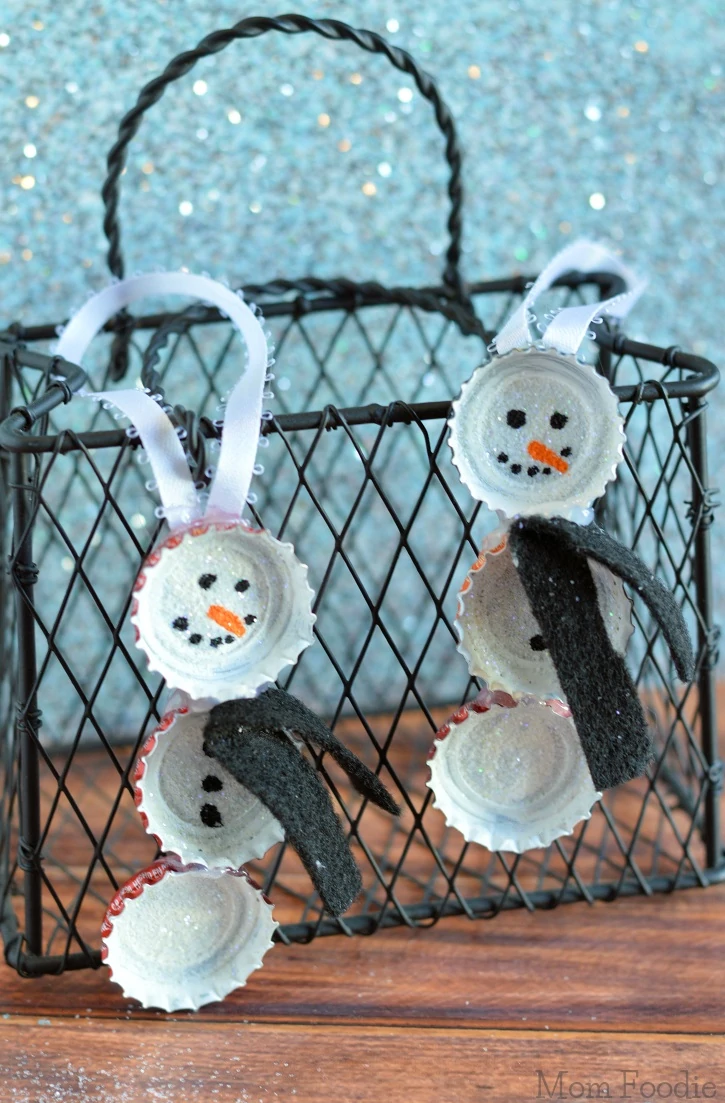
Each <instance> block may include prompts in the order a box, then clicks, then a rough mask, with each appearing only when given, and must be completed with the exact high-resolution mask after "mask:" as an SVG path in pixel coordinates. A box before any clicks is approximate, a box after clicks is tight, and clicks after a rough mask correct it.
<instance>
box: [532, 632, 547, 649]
mask: <svg viewBox="0 0 725 1103" xmlns="http://www.w3.org/2000/svg"><path fill="white" fill-rule="evenodd" d="M529 647H530V648H531V650H532V651H546V640H545V639H544V637H543V636H541V635H538V634H537V635H536V636H532V637H531V639H530V640H529Z"/></svg>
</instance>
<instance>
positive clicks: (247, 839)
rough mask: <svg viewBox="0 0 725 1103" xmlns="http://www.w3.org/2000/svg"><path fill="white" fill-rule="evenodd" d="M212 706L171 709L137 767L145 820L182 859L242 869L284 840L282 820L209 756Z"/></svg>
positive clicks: (163, 846)
mask: <svg viewBox="0 0 725 1103" xmlns="http://www.w3.org/2000/svg"><path fill="white" fill-rule="evenodd" d="M208 718H209V713H208V712H189V711H188V710H187V709H185V708H183V709H176V710H174V711H172V712H168V713H167V714H166V715H165V716H164V717H163V718H162V720H161V723H160V724H159V726H158V727H157V728H156V729H155V730H154V731H153V732H152V733H151V735H150V736H149V738H148V739H147V740H146V743H145V744H144V747H143V749H142V751H141V754H140V756H139V759H138V762H137V763H136V769H135V772H134V799H135V801H136V806H137V808H138V811H139V813H140V815H141V820H142V822H143V825H144V827H145V829H146V831H148V833H149V834H150V835H153V836H154V837H155V839H156V841H157V842H158V844H159V847H160V849H161V850H164V851H171V852H172V853H174V854H178V855H179V857H180V859H181V861H182V862H186V863H189V862H191V863H200V864H202V865H204V866H207V867H214V866H216V867H220V868H222V869H228V868H230V867H231V868H233V869H238V868H239V867H240V866H242V865H244V863H245V862H249V861H251V860H252V859H254V858H261V857H262V856H263V855H264V854H266V852H267V851H268V850H269V848H270V847H271V846H274V845H275V843H279V842H282V841H283V839H284V830H283V828H282V825H281V823H280V822H279V820H278V819H276V818H275V816H273V815H272V813H271V812H270V811H269V809H268V808H267V807H266V805H264V804H263V803H262V802H261V801H260V800H259V799H258V798H257V797H256V796H254V794H253V793H250V791H249V789H246V788H245V787H244V786H243V785H241V784H240V783H239V782H238V781H237V780H236V778H234V777H232V775H231V774H230V773H229V772H228V771H227V770H225V769H224V767H223V766H221V764H220V763H218V762H217V761H216V760H215V759H213V758H210V757H209V756H208V755H206V754H204V746H203V744H204V725H205V724H206V722H207V720H208Z"/></svg>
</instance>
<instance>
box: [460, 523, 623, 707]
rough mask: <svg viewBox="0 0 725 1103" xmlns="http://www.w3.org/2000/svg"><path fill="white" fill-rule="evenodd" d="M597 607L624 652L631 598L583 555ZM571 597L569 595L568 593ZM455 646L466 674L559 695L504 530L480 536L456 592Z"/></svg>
mask: <svg viewBox="0 0 725 1103" xmlns="http://www.w3.org/2000/svg"><path fill="white" fill-rule="evenodd" d="M588 563H589V567H590V569H591V572H592V578H593V579H594V585H595V587H596V591H597V600H598V604H599V612H600V613H601V616H602V620H603V621H604V625H605V627H606V630H607V635H608V636H609V639H610V641H611V644H612V646H613V647H614V649H615V650H616V651H618V652H619V653H620V654H622V655H623V654H624V652H625V650H626V648H627V643H628V642H629V638H630V636H631V635H632V631H633V628H632V603H631V601H630V600H629V598H628V597H627V594H626V593H625V590H624V586H623V585H622V583H621V581H620V579H618V578H617V577H616V575H614V574H613V573H612V572H611V571H610V570H609V569H608V568H607V567H604V566H602V564H601V563H597V562H596V561H595V560H593V559H590V560H588ZM574 596H575V595H574ZM456 630H457V632H458V635H459V637H460V640H459V643H458V650H459V651H460V653H461V654H462V655H463V657H464V658H465V660H466V662H467V663H468V669H469V672H470V674H471V675H472V676H473V677H476V678H483V679H484V681H485V682H486V684H487V685H488V686H490V687H491V688H493V689H507V690H509V691H511V692H512V693H513V692H516V693H533V694H536V695H537V696H538V697H562V696H563V692H562V689H561V686H560V684H559V679H558V678H557V676H556V670H555V668H554V664H553V662H552V660H551V655H550V653H549V650H548V648H547V646H546V641H545V640H544V638H543V636H542V635H541V628H540V627H539V624H538V621H537V620H536V618H535V617H534V614H533V613H532V611H531V607H530V605H529V602H528V599H527V597H526V592H525V590H524V587H523V584H522V582H521V579H520V578H519V575H518V571H517V570H516V568H515V566H514V563H513V559H512V558H511V551H510V548H509V545H508V537H507V533H506V530H505V529H497V530H496V531H495V532H494V533H492V534H491V535H490V536H489V537H487V539H486V540H485V541H484V544H483V546H482V548H481V554H480V555H479V556H478V558H477V559H476V562H475V563H474V564H473V566H472V567H471V569H470V570H469V572H468V574H467V575H466V578H465V580H464V583H463V586H462V587H461V589H460V592H459V594H458V612H457V613H456Z"/></svg>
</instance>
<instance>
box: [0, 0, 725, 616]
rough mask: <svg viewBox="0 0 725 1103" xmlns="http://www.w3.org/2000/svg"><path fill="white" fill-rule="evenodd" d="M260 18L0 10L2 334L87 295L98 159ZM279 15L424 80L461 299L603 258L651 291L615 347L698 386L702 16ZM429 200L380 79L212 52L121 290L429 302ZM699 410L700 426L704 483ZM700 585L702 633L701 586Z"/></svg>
mask: <svg viewBox="0 0 725 1103" xmlns="http://www.w3.org/2000/svg"><path fill="white" fill-rule="evenodd" d="M279 10H280V9H279V7H278V6H277V5H275V6H271V5H269V4H264V3H262V4H260V3H256V4H244V3H242V4H240V3H237V2H235V3H231V2H230V0H217V2H216V3H215V4H214V5H211V4H209V3H203V2H201V0H186V2H184V3H180V2H173V0H134V2H130V3H126V4H124V5H123V6H122V7H119V6H111V5H108V4H104V3H93V2H91V3H85V2H84V3H81V2H80V0H64V2H63V4H58V5H52V6H51V5H45V6H38V7H32V6H30V5H29V4H28V3H27V2H26V0H5V3H4V4H3V8H2V12H1V13H0V111H1V112H2V118H3V123H4V126H3V141H2V146H1V148H0V159H1V164H2V171H1V172H0V294H1V295H2V318H3V322H10V321H12V320H16V319H17V320H21V321H23V322H25V323H28V324H32V323H35V322H47V321H59V320H61V319H63V318H64V317H66V316H67V315H68V314H69V313H70V312H72V311H73V310H74V309H76V308H77V307H78V306H79V305H80V303H81V302H82V301H83V299H84V298H85V296H86V295H87V294H88V293H89V292H90V291H92V290H95V289H98V288H100V287H102V286H103V285H104V284H105V282H106V279H107V270H106V268H105V239H104V237H103V234H102V231H101V217H102V208H101V202H100V196H99V192H100V185H101V182H102V180H103V177H104V159H105V155H106V153H107V151H108V149H109V148H110V146H111V144H112V143H113V141H114V138H115V133H116V127H117V124H118V121H119V119H120V117H121V115H122V114H123V113H124V112H125V111H126V110H127V109H128V108H129V107H130V106H131V105H132V104H133V102H134V100H135V96H136V93H137V91H138V90H139V88H140V87H141V86H142V85H143V84H144V83H145V82H146V81H148V80H149V79H151V78H152V77H153V76H155V75H156V74H158V73H159V72H160V70H161V69H162V68H163V66H164V65H165V64H166V62H167V61H168V60H170V58H171V57H172V56H174V55H175V54H176V53H178V52H180V51H181V50H183V49H186V48H189V47H191V46H193V45H194V44H195V43H196V42H197V41H198V40H199V39H200V38H201V37H202V36H203V35H205V34H207V33H209V32H210V31H212V30H214V29H217V28H219V27H223V26H228V25H231V24H233V23H234V22H236V21H238V20H239V19H242V18H244V17H245V16H246V15H250V14H265V15H272V14H277V13H278V12H279ZM304 10H305V13H306V14H309V15H312V16H319V17H335V18H341V19H344V20H346V21H348V22H351V23H354V24H356V25H360V26H366V27H369V28H371V29H373V30H377V31H379V32H381V33H383V34H386V35H388V36H389V38H390V39H391V41H393V42H394V43H395V44H396V45H399V46H402V47H404V48H406V49H408V50H410V51H411V52H412V53H413V54H414V56H415V57H416V58H417V59H418V60H419V61H420V62H421V63H422V64H423V66H424V67H425V68H427V69H428V70H429V71H430V72H431V73H432V74H433V75H434V76H435V77H436V78H437V80H438V81H439V84H440V88H441V91H442V93H443V96H444V98H445V99H446V100H447V102H448V103H449V105H450V106H451V108H452V110H453V112H454V115H455V118H456V122H457V125H458V128H459V134H460V138H461V141H462V144H463V148H464V151H465V163H464V180H465V186H466V197H467V198H466V224H465V259H464V269H465V273H466V275H468V276H469V277H471V278H477V279H482V278H488V277H493V276H501V275H507V274H512V273H514V272H517V271H527V272H534V271H536V270H538V269H539V268H540V267H541V266H542V265H543V263H545V261H546V260H547V259H548V258H549V257H550V256H551V255H552V254H553V253H554V252H555V251H556V250H557V249H558V248H559V247H560V246H561V245H562V244H564V243H565V242H567V241H570V240H572V239H573V238H574V237H575V236H578V235H592V236H596V237H598V238H600V239H605V240H609V241H610V242H612V243H613V244H614V245H615V247H617V248H620V249H621V250H622V251H623V254H624V256H625V258H626V259H627V260H628V261H629V262H630V263H631V264H633V265H634V266H636V267H637V268H639V269H640V270H641V271H643V272H645V273H647V274H648V275H649V278H650V286H649V288H648V291H647V292H646V294H645V296H644V297H643V299H642V300H641V301H640V303H639V304H638V306H637V307H636V310H635V312H634V314H633V315H632V318H631V320H630V321H629V322H628V326H627V328H628V331H629V332H630V334H631V335H632V336H633V337H635V338H642V339H647V340H650V341H653V342H655V343H657V344H663V345H669V344H674V343H676V344H680V345H681V346H683V347H684V348H686V349H688V350H689V351H693V352H696V353H699V354H702V355H705V356H709V357H711V358H713V359H714V360H715V361H716V362H717V360H718V358H719V345H720V342H719V337H720V330H721V321H720V318H719V313H718V305H719V302H720V299H721V295H722V290H723V277H722V273H721V269H720V266H719V264H718V261H719V259H720V252H719V250H718V248H717V246H718V245H719V244H721V243H722V241H723V223H724V215H725V204H724V202H723V187H722V184H723V179H724V178H725V165H724V164H723V157H724V154H723V150H724V149H725V143H724V142H723V136H724V131H725V124H724V122H723V118H724V116H723V91H724V89H725V76H724V74H723V69H722V65H723V61H722V59H723V57H724V56H725V24H724V23H723V20H722V9H721V6H720V5H719V4H717V3H716V2H715V0H712V2H707V0H696V2H693V3H691V4H688V5H675V4H674V3H671V2H670V3H649V2H639V3H622V2H615V3H597V4H593V3H583V4H576V5H575V4H572V3H570V2H565V0H551V2H549V3H547V4H540V3H538V2H534V0H521V2H518V0H512V2H510V3H501V2H496V3H494V2H489V0H473V2H471V3H467V4H460V5H446V4H438V3H435V4H434V3H432V2H431V0H423V2H421V0H415V2H414V0H385V2H382V0H366V3H364V4H362V3H351V2H335V3H332V2H325V0H311V2H310V3H308V4H306V6H305V9H304ZM445 179H446V169H445V165H444V162H443V157H442V141H441V138H440V136H439V135H438V133H437V131H436V130H435V127H434V125H433V118H432V112H431V110H430V107H429V105H428V104H426V103H425V101H423V100H422V99H421V98H420V96H419V95H418V94H417V92H415V91H414V90H413V87H412V82H411V81H410V80H408V79H407V78H403V77H401V75H400V74H399V73H397V72H396V71H394V70H392V69H391V68H390V67H389V66H388V65H387V64H386V63H385V62H384V60H383V59H381V58H371V57H369V56H368V55H366V54H364V53H362V52H361V51H359V50H356V49H355V47H354V46H352V45H347V44H345V45H340V44H335V43H328V42H325V41H323V40H321V39H319V38H318V37H317V36H313V35H304V36H301V37H297V38H293V39H289V38H286V37H284V36H282V35H279V34H271V35H268V36H266V37H264V38H263V39H260V40H258V41H251V42H245V43H238V44H234V45H232V46H231V47H229V48H228V49H227V50H225V51H224V52H223V53H222V54H220V55H218V56H217V57H215V58H211V59H207V60H205V61H203V62H201V63H200V64H198V65H197V66H196V67H195V69H194V70H193V72H192V73H191V74H189V75H188V76H187V77H186V78H184V79H183V80H181V81H180V82H178V83H177V84H175V85H174V86H173V87H172V88H171V90H170V91H169V93H168V94H167V95H166V96H165V97H164V99H163V100H162V101H161V103H160V104H158V105H157V106H156V107H155V108H154V109H153V110H152V111H151V113H150V115H149V117H148V119H146V120H145V121H144V123H143V124H142V127H141V131H140V133H139V135H138V136H137V138H136V140H135V141H134V143H133V144H132V147H131V153H130V158H129V162H128V169H127V172H126V175H125V177H124V179H123V198H122V204H121V217H122V224H123V230H124V235H123V241H124V248H125V253H126V257H127V270H128V271H129V272H132V271H134V270H148V269H149V268H152V267H154V266H163V267H171V268H174V267H178V266H180V265H187V266H189V267H192V268H195V269H198V270H202V269H205V270H208V271H209V272H210V273H211V274H213V275H215V276H225V277H226V278H228V279H229V280H231V281H232V282H233V283H235V284H239V283H245V282H260V281H263V280H267V279H271V278H274V277H277V276H287V277H296V276H302V275H307V274H316V275H327V276H332V275H339V274H344V275H347V276H350V277H352V278H357V279H366V278H377V279H380V280H382V281H383V282H385V283H412V284H416V285H420V284H425V283H435V282H437V280H438V278H439V275H440V271H441V268H442V259H443V258H442V252H443V250H444V248H445V241H446V239H445V228H444V219H445V209H446V208H445V201H444V187H445ZM403 397H404V396H403ZM722 402H723V399H722V397H720V398H719V399H716V400H715V403H714V405H715V410H716V416H712V417H711V419H710V428H711V461H712V465H713V469H714V471H715V474H716V475H717V474H719V472H718V469H717V465H716V462H714V461H716V458H717V456H718V455H719V452H720V449H721V446H722V443H723V436H724V434H723V430H722V428H721V426H720V425H719V424H718V417H717V411H719V410H722V408H723V406H722ZM716 531H717V530H716ZM717 581H718V585H719V591H720V594H721V602H720V605H721V608H722V603H723V602H722V597H723V596H725V571H723V570H722V569H719V570H718V579H717Z"/></svg>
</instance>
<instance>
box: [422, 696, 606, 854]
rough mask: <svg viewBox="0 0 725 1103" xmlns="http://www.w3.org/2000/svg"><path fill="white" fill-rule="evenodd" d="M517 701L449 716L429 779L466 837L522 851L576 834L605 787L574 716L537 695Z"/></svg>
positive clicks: (437, 802)
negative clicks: (599, 787) (597, 781)
mask: <svg viewBox="0 0 725 1103" xmlns="http://www.w3.org/2000/svg"><path fill="white" fill-rule="evenodd" d="M516 700H517V704H516V706H515V707H505V706H502V705H498V704H492V705H491V707H490V708H489V709H488V711H486V712H476V711H473V710H471V711H469V712H468V715H467V717H465V718H464V719H463V721H462V722H461V723H458V724H456V723H450V733H449V734H448V735H447V736H445V737H444V738H443V739H436V741H435V743H434V748H435V754H434V757H433V758H432V760H431V761H430V769H431V778H430V781H429V782H428V786H429V788H431V789H432V790H433V792H434V793H435V798H436V799H435V807H436V808H438V809H439V810H440V811H441V812H443V814H444V815H445V817H446V822H447V823H448V824H449V826H451V827H455V828H457V830H458V831H460V832H461V834H462V835H463V837H464V838H465V839H466V840H467V841H468V842H477V843H480V844H481V845H483V846H485V847H487V848H488V849H489V850H493V851H498V850H505V851H512V852H513V853H515V854H520V853H522V852H523V851H525V850H530V849H532V848H534V847H540V846H548V845H549V843H550V842H552V841H553V840H554V839H557V838H560V837H561V836H562V835H570V834H571V832H572V830H573V828H574V826H575V825H576V824H577V823H578V822H579V821H580V820H583V819H588V818H589V816H590V815H591V809H592V806H593V805H594V804H595V802H596V801H597V800H598V799H599V797H600V796H601V794H600V793H597V791H596V790H595V788H594V785H593V784H592V779H591V775H590V773H589V768H588V766H587V763H586V759H585V758H584V752H583V751H582V748H581V744H580V742H579V737H578V735H577V732H576V728H575V726H574V721H573V720H572V719H571V717H568V716H562V715H560V714H559V713H558V712H556V711H555V710H554V709H553V708H551V707H550V706H549V705H547V704H546V703H545V702H544V701H541V700H537V699H535V698H532V697H519V698H516ZM443 731H445V729H443Z"/></svg>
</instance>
